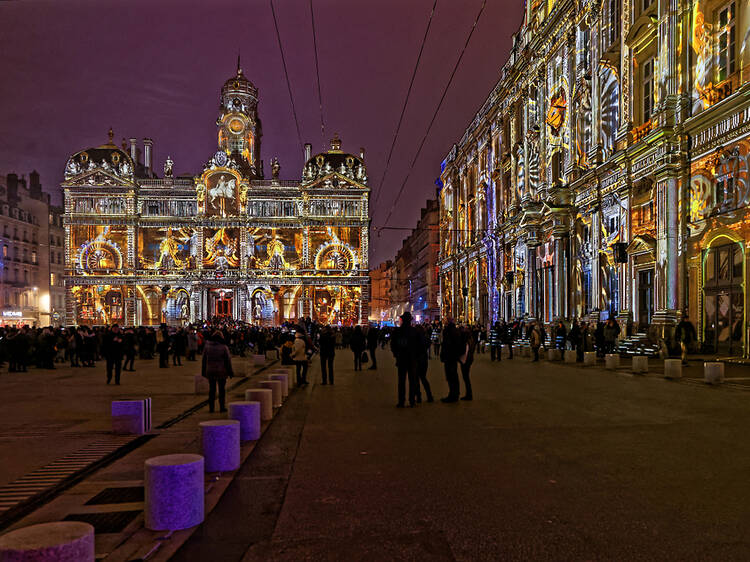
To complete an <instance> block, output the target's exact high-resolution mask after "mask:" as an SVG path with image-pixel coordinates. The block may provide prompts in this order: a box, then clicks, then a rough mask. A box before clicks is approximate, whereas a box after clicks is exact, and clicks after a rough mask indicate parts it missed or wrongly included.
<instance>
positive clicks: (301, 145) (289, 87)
mask: <svg viewBox="0 0 750 562" xmlns="http://www.w3.org/2000/svg"><path fill="white" fill-rule="evenodd" d="M268 3H269V4H270V5H271V14H272V15H273V26H274V28H275V29H276V40H277V41H278V42H279V51H280V52H281V65H282V66H283V67H284V76H285V77H286V87H287V90H289V101H290V102H291V104H292V114H293V115H294V126H295V127H296V128H297V140H298V141H299V148H300V152H301V151H302V150H303V149H304V143H303V142H302V133H300V129H299V120H298V119H297V109H296V108H295V107H294V96H293V95H292V84H291V82H290V81H289V72H288V71H287V68H286V57H284V47H283V46H282V45H281V34H280V33H279V23H278V21H277V20H276V10H275V9H274V7H273V0H268Z"/></svg>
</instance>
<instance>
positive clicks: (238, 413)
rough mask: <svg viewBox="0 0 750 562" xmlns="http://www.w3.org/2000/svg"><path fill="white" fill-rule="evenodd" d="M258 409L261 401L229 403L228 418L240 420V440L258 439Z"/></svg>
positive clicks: (259, 409)
mask: <svg viewBox="0 0 750 562" xmlns="http://www.w3.org/2000/svg"><path fill="white" fill-rule="evenodd" d="M245 394H247V393H245ZM260 411H261V403H260V402H257V401H250V400H246V401H244V402H230V403H229V419H232V420H237V421H238V422H240V440H241V441H257V440H258V439H260Z"/></svg>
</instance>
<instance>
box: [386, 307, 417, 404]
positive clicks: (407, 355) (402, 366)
mask: <svg viewBox="0 0 750 562" xmlns="http://www.w3.org/2000/svg"><path fill="white" fill-rule="evenodd" d="M400 318H401V325H400V326H399V327H398V328H396V330H395V331H394V332H393V335H392V336H391V352H392V353H393V356H394V357H395V358H396V369H397V371H398V403H397V404H396V407H397V408H403V407H404V405H405V402H406V380H407V379H408V380H409V406H410V407H412V408H413V407H414V406H415V405H416V403H417V393H418V392H419V391H418V387H417V384H418V382H417V376H416V375H417V356H416V351H417V349H418V348H419V344H418V340H417V334H416V332H415V331H414V328H413V327H412V325H411V313H410V312H408V311H407V312H404V313H403V314H402V315H401V316H400Z"/></svg>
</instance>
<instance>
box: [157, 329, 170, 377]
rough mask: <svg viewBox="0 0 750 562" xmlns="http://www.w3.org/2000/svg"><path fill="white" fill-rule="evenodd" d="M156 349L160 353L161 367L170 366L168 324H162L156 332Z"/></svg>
mask: <svg viewBox="0 0 750 562" xmlns="http://www.w3.org/2000/svg"><path fill="white" fill-rule="evenodd" d="M156 351H157V353H158V354H159V368H160V369H166V368H167V367H169V332H167V325H166V324H162V325H161V326H160V327H159V330H157V332H156Z"/></svg>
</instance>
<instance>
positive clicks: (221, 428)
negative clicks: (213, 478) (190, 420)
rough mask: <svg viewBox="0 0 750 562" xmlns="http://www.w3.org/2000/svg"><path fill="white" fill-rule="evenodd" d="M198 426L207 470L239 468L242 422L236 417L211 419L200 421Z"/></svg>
mask: <svg viewBox="0 0 750 562" xmlns="http://www.w3.org/2000/svg"><path fill="white" fill-rule="evenodd" d="M258 421H260V420H258ZM259 425H260V424H259ZM198 426H199V427H200V432H201V453H202V454H203V459H204V463H203V464H204V469H205V471H206V472H228V471H230V470H237V469H238V468H239V467H240V422H239V421H237V420H236V419H229V420H210V421H204V422H200V423H199V424H198Z"/></svg>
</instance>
